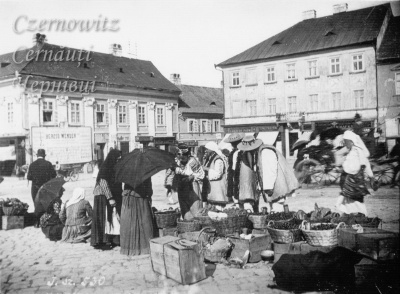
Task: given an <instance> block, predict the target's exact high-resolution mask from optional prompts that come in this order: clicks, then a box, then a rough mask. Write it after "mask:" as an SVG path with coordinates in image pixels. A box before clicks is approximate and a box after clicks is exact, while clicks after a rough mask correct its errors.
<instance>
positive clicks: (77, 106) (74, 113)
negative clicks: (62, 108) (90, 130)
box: [69, 101, 82, 125]
mask: <svg viewBox="0 0 400 294" xmlns="http://www.w3.org/2000/svg"><path fill="white" fill-rule="evenodd" d="M81 115H82V107H81V103H80V102H79V101H70V103H69V123H70V124H73V125H80V124H81V120H82V119H81Z"/></svg>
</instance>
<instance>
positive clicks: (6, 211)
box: [3, 206, 14, 216]
mask: <svg viewBox="0 0 400 294" xmlns="http://www.w3.org/2000/svg"><path fill="white" fill-rule="evenodd" d="M3 213H4V215H7V216H9V215H14V206H3Z"/></svg>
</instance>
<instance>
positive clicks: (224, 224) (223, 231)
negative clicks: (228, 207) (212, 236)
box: [211, 216, 240, 236]
mask: <svg viewBox="0 0 400 294" xmlns="http://www.w3.org/2000/svg"><path fill="white" fill-rule="evenodd" d="M238 219H239V218H238V217H237V216H228V217H226V218H221V219H219V220H213V219H211V222H212V227H213V228H215V230H216V232H217V234H218V235H223V236H225V235H232V234H235V233H236V232H239V230H240V229H239V227H238Z"/></svg>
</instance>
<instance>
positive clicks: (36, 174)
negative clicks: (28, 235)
mask: <svg viewBox="0 0 400 294" xmlns="http://www.w3.org/2000/svg"><path fill="white" fill-rule="evenodd" d="M37 157H38V158H37V160H36V161H34V162H33V163H32V164H31V165H30V166H29V171H28V181H32V188H31V195H32V200H33V203H34V204H35V198H36V194H37V192H38V191H39V189H40V187H41V186H42V185H43V184H44V183H46V182H48V181H50V180H51V179H53V178H55V177H56V171H55V170H54V168H53V165H52V164H51V162H50V161H47V160H45V157H46V152H45V150H44V149H39V150H38V152H37ZM37 217H38V221H39V218H40V216H37ZM35 227H38V223H37V224H36V225H35Z"/></svg>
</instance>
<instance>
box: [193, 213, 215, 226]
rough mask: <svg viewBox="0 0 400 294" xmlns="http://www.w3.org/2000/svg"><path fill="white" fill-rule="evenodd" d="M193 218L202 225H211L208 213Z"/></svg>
mask: <svg viewBox="0 0 400 294" xmlns="http://www.w3.org/2000/svg"><path fill="white" fill-rule="evenodd" d="M194 219H195V220H196V221H197V222H198V223H199V224H200V225H202V226H211V225H212V222H211V217H209V216H208V215H200V216H195V217H194Z"/></svg>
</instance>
